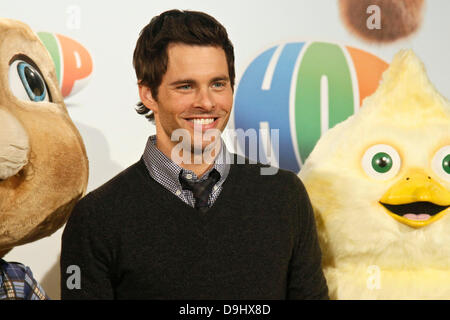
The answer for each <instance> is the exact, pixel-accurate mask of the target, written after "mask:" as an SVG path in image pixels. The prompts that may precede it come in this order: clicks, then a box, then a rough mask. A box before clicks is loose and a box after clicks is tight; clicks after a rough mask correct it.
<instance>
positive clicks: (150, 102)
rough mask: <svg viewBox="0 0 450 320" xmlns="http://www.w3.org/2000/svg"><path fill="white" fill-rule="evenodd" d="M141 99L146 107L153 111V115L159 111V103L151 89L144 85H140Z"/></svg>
mask: <svg viewBox="0 0 450 320" xmlns="http://www.w3.org/2000/svg"><path fill="white" fill-rule="evenodd" d="M139 97H140V98H141V101H142V103H143V104H144V106H145V107H146V108H148V109H150V110H152V111H153V113H155V112H157V110H158V103H157V102H156V100H155V99H154V98H153V95H152V91H151V90H150V88H149V87H147V86H144V85H142V84H140V85H139Z"/></svg>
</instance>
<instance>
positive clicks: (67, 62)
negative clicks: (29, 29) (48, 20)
mask: <svg viewBox="0 0 450 320" xmlns="http://www.w3.org/2000/svg"><path fill="white" fill-rule="evenodd" d="M38 36H39V38H40V39H41V41H42V42H43V43H44V45H45V47H46V48H47V50H48V51H49V53H50V56H51V57H52V59H53V62H54V63H55V69H56V76H57V78H58V82H59V86H60V88H61V92H62V95H63V97H65V98H67V97H69V96H71V95H74V94H75V93H77V92H79V91H80V90H81V89H83V88H84V87H85V86H86V84H87V82H88V80H89V78H90V76H91V74H92V69H93V63H92V58H91V55H90V54H89V52H88V51H87V50H86V48H85V47H83V46H82V45H81V44H80V43H78V42H77V41H75V40H73V39H71V38H68V37H66V36H63V35H60V34H56V33H49V32H38Z"/></svg>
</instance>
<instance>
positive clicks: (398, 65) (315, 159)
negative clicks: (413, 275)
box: [299, 50, 450, 268]
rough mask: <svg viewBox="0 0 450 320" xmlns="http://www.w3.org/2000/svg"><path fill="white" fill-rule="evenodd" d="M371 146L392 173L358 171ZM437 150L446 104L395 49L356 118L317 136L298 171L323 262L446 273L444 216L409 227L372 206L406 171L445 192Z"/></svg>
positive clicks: (442, 140)
mask: <svg viewBox="0 0 450 320" xmlns="http://www.w3.org/2000/svg"><path fill="white" fill-rule="evenodd" d="M376 145H388V146H389V147H391V148H393V149H394V150H395V151H396V153H397V154H398V160H399V161H398V163H397V165H398V170H397V172H396V174H394V175H387V176H386V177H385V178H376V177H375V178H374V177H373V176H371V175H370V174H368V173H367V172H366V170H365V169H364V166H363V157H364V154H365V153H366V152H367V150H368V149H369V148H371V147H373V146H376ZM445 146H450V104H449V102H448V100H446V99H445V98H444V97H443V96H441V95H440V94H439V93H438V92H437V91H436V89H435V88H434V87H433V85H432V84H431V82H430V81H429V79H428V77H427V75H426V72H425V68H424V66H423V64H422V62H421V61H420V60H419V59H418V58H417V57H416V56H415V55H414V53H413V52H412V51H410V50H404V51H400V52H399V53H398V54H397V55H396V56H395V57H394V59H393V62H392V63H391V65H390V67H389V68H388V70H386V72H385V73H384V75H383V80H382V83H381V84H380V86H379V88H378V89H377V91H376V92H375V93H374V94H373V95H372V96H370V97H368V98H367V99H365V100H364V102H363V106H362V108H361V110H360V111H359V112H358V113H356V114H355V115H353V116H352V117H350V118H349V119H347V120H346V121H344V122H342V123H340V124H338V125H337V126H335V127H334V128H332V129H330V130H329V131H328V132H326V133H325V134H324V135H323V137H322V138H321V139H320V140H319V142H318V143H317V145H316V147H315V149H314V150H313V152H312V153H311V155H310V156H309V158H308V159H307V161H306V162H305V164H304V166H303V167H302V170H301V171H300V174H299V176H300V177H301V179H302V180H303V181H304V183H305V186H306V188H307V190H308V193H309V194H310V197H311V201H312V204H313V207H314V210H315V214H316V218H317V225H318V232H319V237H320V240H321V246H322V249H323V254H324V264H325V265H337V264H345V263H350V264H358V262H359V261H364V263H366V264H368V265H370V264H376V265H380V266H385V267H409V268H411V267H413V268H414V267H420V266H426V265H429V264H433V267H440V268H445V267H450V246H448V243H449V242H450V232H449V231H450V214H447V215H445V216H444V217H443V218H442V219H440V220H439V221H436V222H434V223H433V224H430V225H428V226H426V227H424V228H417V229H416V228H411V227H409V226H406V225H404V224H401V223H399V222H398V221H396V220H394V219H393V218H392V217H391V216H389V215H388V214H387V213H386V210H385V209H384V208H383V207H382V206H381V205H380V203H379V202H380V199H381V198H382V197H383V195H384V194H385V193H386V191H387V190H388V189H389V188H390V187H391V186H393V185H394V184H395V183H396V182H398V181H399V180H401V179H404V178H405V175H407V172H409V170H412V169H414V170H421V172H424V174H425V175H427V176H428V177H429V178H430V179H433V180H434V181H436V182H437V183H439V184H440V185H441V186H443V188H445V189H446V190H450V174H449V178H448V179H447V178H446V177H443V176H442V175H439V174H438V173H436V172H435V170H434V169H433V166H432V162H433V157H434V156H435V154H436V152H437V151H438V150H440V149H442V147H445ZM448 210H449V209H447V211H448Z"/></svg>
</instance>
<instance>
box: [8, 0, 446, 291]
mask: <svg viewBox="0 0 450 320" xmlns="http://www.w3.org/2000/svg"><path fill="white" fill-rule="evenodd" d="M73 8H76V9H77V10H78V12H79V20H78V22H79V24H77V23H76V24H75V25H74V24H73V21H71V22H70V21H69V20H70V19H73V16H70V15H71V14H72V12H73ZM173 8H178V9H191V10H200V11H205V12H207V13H209V14H211V15H213V16H214V17H216V18H217V19H218V20H219V21H220V22H221V23H222V24H223V25H224V26H225V27H226V28H227V30H228V32H229V36H230V39H231V40H232V42H233V44H234V46H235V54H236V75H237V81H239V79H240V76H241V75H242V73H243V72H244V70H245V68H246V67H247V65H248V64H249V63H250V62H251V61H252V59H253V58H255V56H256V55H257V54H259V53H261V52H262V50H263V49H265V48H268V47H269V46H271V45H275V44H279V43H282V42H286V41H309V40H314V41H330V42H334V43H340V44H344V45H350V46H354V47H356V48H360V49H363V50H365V51H368V52H370V53H373V54H375V55H377V56H379V57H380V58H382V59H384V60H385V61H388V62H389V61H391V59H392V57H393V55H394V54H395V53H396V52H397V51H398V50H399V49H401V48H412V49H413V50H414V51H415V52H416V54H417V55H418V56H419V57H420V58H421V59H422V60H423V61H424V63H425V65H426V67H427V70H428V74H429V76H430V78H431V80H432V82H433V83H434V84H435V86H436V87H437V89H438V90H439V91H440V92H441V93H442V94H443V95H445V96H447V97H450V81H449V80H450V60H449V52H450V39H449V36H448V34H449V32H450V19H449V18H448V15H449V14H450V1H448V0H428V2H426V7H425V16H424V20H423V24H422V26H421V28H420V30H419V31H418V32H417V33H416V34H414V35H413V36H412V37H409V38H408V39H406V40H402V41H399V42H395V43H393V44H388V45H374V44H368V43H366V42H364V41H362V40H360V39H359V38H357V37H355V36H353V35H352V34H350V33H349V32H348V31H347V29H345V27H344V25H343V23H342V22H341V20H340V17H339V11H338V6H337V2H336V1H333V0H320V1H318V0H315V1H312V0H309V1H307V0H296V1H292V0H277V1H267V0H245V1H242V0H228V1H221V2H211V1H200V0H190V1H189V2H187V1H181V0H179V1H178V0H152V1H148V0H146V1H141V0H129V1H105V0H101V1H100V0H97V1H91V0H60V1H54V0H52V1H50V0H40V1H35V0H33V1H31V0H21V1H10V0H2V1H1V2H0V12H1V16H2V17H7V18H13V19H17V20H21V21H23V22H25V23H27V24H28V25H30V26H31V28H32V29H33V30H35V31H36V32H37V31H47V32H54V33H60V34H63V35H66V36H68V37H71V38H73V39H75V40H77V41H78V42H80V43H81V44H83V46H84V47H86V48H87V49H88V51H89V52H90V54H91V55H92V58H93V62H94V71H93V74H92V75H91V79H90V82H89V83H88V85H87V86H86V87H85V88H84V89H83V90H82V91H80V92H79V93H78V94H76V95H74V96H72V97H69V98H68V99H67V100H66V104H67V107H68V110H69V113H70V115H71V117H72V119H73V121H74V123H75V125H76V126H77V127H78V129H79V130H80V132H81V135H82V136H83V139H84V142H85V144H86V148H87V152H88V157H89V162H90V181H89V186H88V191H90V190H92V189H94V188H96V187H98V186H100V185H101V184H102V183H104V182H105V181H107V180H108V179H109V178H111V177H112V176H114V175H115V174H116V173H118V172H119V171H121V170H122V169H124V168H126V167H128V166H129V165H130V164H132V163H134V162H135V161H137V160H138V159H139V158H140V156H141V154H142V152H143V149H144V146H145V143H146V140H147V137H148V136H149V135H150V134H153V133H154V132H155V130H154V127H153V125H152V124H150V123H149V122H147V121H146V120H145V119H144V118H143V117H142V116H138V115H137V114H136V112H135V111H134V110H133V106H134V104H135V103H136V102H137V101H138V92H137V87H136V79H135V75H134V70H133V67H132V54H133V50H134V46H135V43H136V40H137V38H138V35H139V32H140V30H141V29H142V28H143V27H144V26H145V25H146V24H147V23H148V22H149V21H150V19H151V17H153V16H154V15H157V14H159V13H161V12H162V11H165V10H168V9H173ZM61 234H62V229H60V230H58V231H57V232H56V233H55V234H54V235H52V236H51V237H48V238H45V239H42V240H40V241H37V242H34V243H31V244H27V245H24V246H21V247H17V248H15V249H13V251H12V252H10V253H9V254H8V255H7V256H6V257H5V259H6V260H9V261H19V262H22V263H24V264H26V265H28V266H30V268H31V269H32V271H33V273H34V275H35V278H36V279H37V280H39V281H40V282H41V284H42V285H43V287H44V289H45V290H46V291H47V293H48V294H49V296H50V297H51V298H53V299H58V298H59V297H60V290H59V254H60V245H61V243H60V238H61Z"/></svg>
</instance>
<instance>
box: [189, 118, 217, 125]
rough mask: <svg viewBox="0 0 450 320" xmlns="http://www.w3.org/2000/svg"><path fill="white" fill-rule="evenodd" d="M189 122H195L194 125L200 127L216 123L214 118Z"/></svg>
mask: <svg viewBox="0 0 450 320" xmlns="http://www.w3.org/2000/svg"><path fill="white" fill-rule="evenodd" d="M189 121H192V122H194V124H199V125H203V124H210V123H213V122H214V118H208V119H204V118H202V119H191V120H189Z"/></svg>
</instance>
